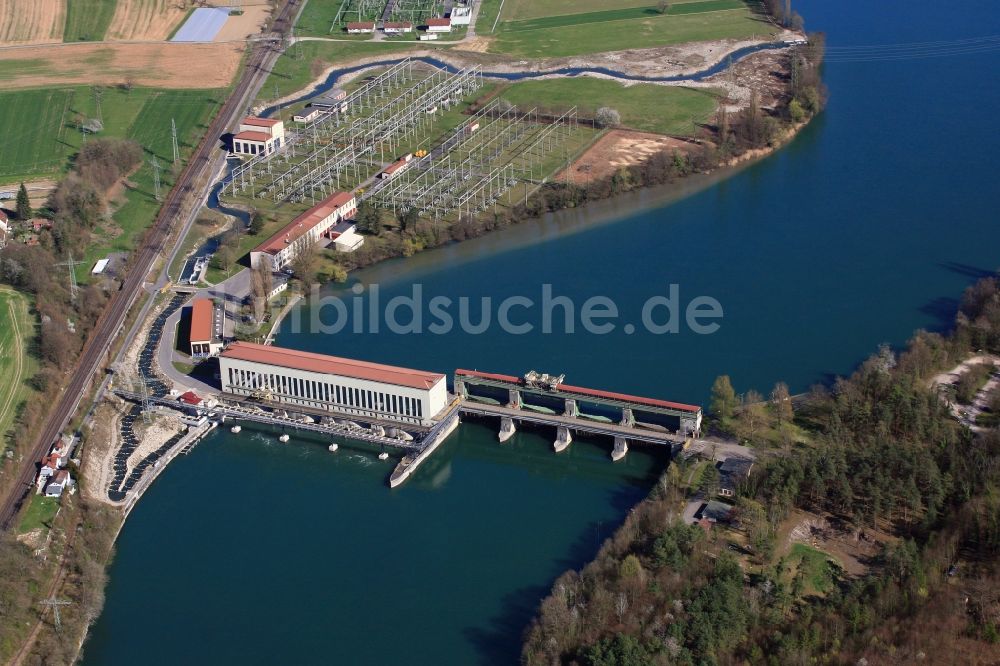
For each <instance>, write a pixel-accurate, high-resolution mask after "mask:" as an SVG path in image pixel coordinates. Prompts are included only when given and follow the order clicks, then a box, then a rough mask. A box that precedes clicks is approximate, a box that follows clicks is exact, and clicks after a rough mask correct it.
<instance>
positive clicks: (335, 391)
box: [219, 342, 448, 425]
mask: <svg viewBox="0 0 1000 666" xmlns="http://www.w3.org/2000/svg"><path fill="white" fill-rule="evenodd" d="M219 371H220V377H221V379H222V390H223V391H224V392H226V393H230V394H235V395H238V396H245V397H256V398H263V399H267V400H269V401H271V402H276V403H281V404H289V405H298V406H302V407H308V408H312V409H316V410H322V411H328V412H337V413H341V414H346V415H356V416H363V417H368V418H376V419H388V420H391V421H397V422H402V423H419V424H423V425H429V424H430V423H431V422H432V419H433V417H435V416H436V415H438V414H440V413H441V412H442V411H443V410H444V409H445V407H447V405H448V390H447V386H446V383H445V376H444V375H442V374H439V373H436V372H425V371H422V370H411V369H408V368H398V367H395V366H390V365H383V364H381V363H369V362H366V361H358V360H354V359H348V358H340V357H337V356H327V355H325V354H314V353H312V352H304V351H299V350H296V349H285V348H283V347H275V346H273V345H257V344H251V343H249V342H234V343H232V344H231V345H229V347H227V348H226V349H225V351H223V352H222V353H221V354H220V355H219Z"/></svg>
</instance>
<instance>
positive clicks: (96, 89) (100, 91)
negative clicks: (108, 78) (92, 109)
mask: <svg viewBox="0 0 1000 666" xmlns="http://www.w3.org/2000/svg"><path fill="white" fill-rule="evenodd" d="M93 90H94V106H96V107H97V119H98V120H100V121H101V124H102V125H103V124H104V116H103V115H102V114H101V95H103V94H104V89H103V88H101V87H100V86H94V88H93Z"/></svg>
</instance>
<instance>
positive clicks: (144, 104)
mask: <svg viewBox="0 0 1000 666" xmlns="http://www.w3.org/2000/svg"><path fill="white" fill-rule="evenodd" d="M97 94H99V95H100V103H101V117H102V120H103V123H104V131H103V132H102V133H101V136H120V137H126V136H127V137H130V138H134V139H135V140H137V141H138V142H139V143H141V144H142V145H143V147H145V148H146V149H147V150H152V151H155V153H156V154H157V155H158V156H159V158H160V159H161V160H162V159H169V158H170V153H171V147H170V119H171V118H174V119H175V120H176V122H177V127H178V132H179V134H180V138H181V143H182V144H184V146H193V145H194V142H195V141H196V139H197V135H198V132H197V130H198V129H199V128H200V127H201V126H203V125H204V124H205V122H206V120H207V113H206V112H207V110H208V109H211V108H214V106H215V104H216V103H217V101H216V100H217V98H219V97H221V95H217V94H216V93H215V91H211V90H208V91H206V90H155V89H149V88H134V89H132V90H131V91H127V90H123V89H121V88H98V87H91V86H72V87H66V88H56V89H51V90H49V89H37V88H36V89H31V90H20V91H2V92H0V123H2V125H3V126H4V127H7V128H10V130H11V131H10V133H9V136H10V137H13V138H10V139H6V140H4V141H3V143H2V144H0V145H2V148H3V153H4V161H3V163H2V164H0V183H2V182H7V183H13V182H17V181H19V180H23V179H32V178H38V177H41V176H58V175H59V174H60V173H62V172H63V171H64V170H65V168H66V167H67V166H68V163H69V158H70V156H71V155H73V154H74V153H75V152H76V151H77V150H78V149H79V147H80V144H81V142H82V140H83V136H82V134H81V130H80V126H81V125H82V124H83V122H85V121H86V119H88V118H96V117H97V98H96V95H97Z"/></svg>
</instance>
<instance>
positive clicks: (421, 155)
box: [413, 148, 427, 157]
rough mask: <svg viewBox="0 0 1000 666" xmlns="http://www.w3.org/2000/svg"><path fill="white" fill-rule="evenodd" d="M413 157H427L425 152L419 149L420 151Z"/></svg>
mask: <svg viewBox="0 0 1000 666" xmlns="http://www.w3.org/2000/svg"><path fill="white" fill-rule="evenodd" d="M413 156H414V157H427V151H426V150H424V149H423V148H421V149H420V150H418V151H416V152H414V153H413Z"/></svg>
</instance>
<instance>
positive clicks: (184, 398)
mask: <svg viewBox="0 0 1000 666" xmlns="http://www.w3.org/2000/svg"><path fill="white" fill-rule="evenodd" d="M177 399H178V400H180V401H181V402H186V403H187V404H189V405H195V406H197V405H200V404H201V403H202V400H201V398H199V397H198V394H197V393H195V392H194V391H188V392H186V393H181V394H180V396H179V397H178V398H177Z"/></svg>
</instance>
